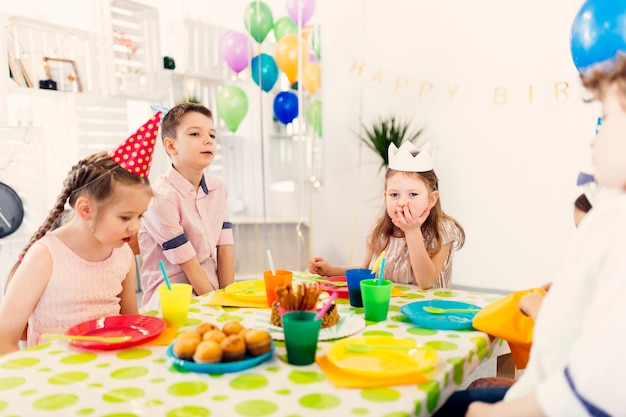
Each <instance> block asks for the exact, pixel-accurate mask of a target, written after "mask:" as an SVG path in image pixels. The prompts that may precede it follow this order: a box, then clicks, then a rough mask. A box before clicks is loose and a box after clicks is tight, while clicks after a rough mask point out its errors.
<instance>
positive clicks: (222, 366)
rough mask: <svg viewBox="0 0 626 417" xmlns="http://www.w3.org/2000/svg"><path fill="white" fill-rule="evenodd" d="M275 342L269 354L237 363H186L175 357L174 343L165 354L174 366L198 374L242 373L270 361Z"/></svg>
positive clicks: (247, 357)
mask: <svg viewBox="0 0 626 417" xmlns="http://www.w3.org/2000/svg"><path fill="white" fill-rule="evenodd" d="M274 348H275V346H274V342H272V348H271V349H270V351H269V352H267V353H264V354H262V355H259V356H249V355H248V353H246V356H245V357H244V358H243V359H242V360H240V361H236V362H220V363H195V362H194V361H186V360H184V359H180V358H177V357H176V355H174V343H172V344H170V345H169V346H168V348H167V352H165V356H166V357H167V359H168V360H169V361H170V363H172V365H174V367H177V368H180V369H184V370H186V371H191V372H197V373H201V374H228V373H231V372H240V371H243V370H245V369H248V368H252V367H253V366H256V365H258V364H260V363H261V362H265V361H266V360H268V359H270V358H271V357H272V355H273V353H274Z"/></svg>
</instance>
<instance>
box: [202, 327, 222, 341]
mask: <svg viewBox="0 0 626 417" xmlns="http://www.w3.org/2000/svg"><path fill="white" fill-rule="evenodd" d="M224 339H226V334H225V333H224V332H223V331H221V330H218V329H213V330H209V331H208V332H206V333H205V334H204V336H202V340H213V341H215V342H217V343H221V342H222V340H224Z"/></svg>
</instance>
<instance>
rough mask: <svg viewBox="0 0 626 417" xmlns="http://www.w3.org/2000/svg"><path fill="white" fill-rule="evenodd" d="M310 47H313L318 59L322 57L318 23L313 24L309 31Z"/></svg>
mask: <svg viewBox="0 0 626 417" xmlns="http://www.w3.org/2000/svg"><path fill="white" fill-rule="evenodd" d="M311 49H313V51H314V52H315V55H317V58H318V59H321V58H322V35H321V34H320V27H319V25H318V26H315V28H314V29H313V30H312V31H311Z"/></svg>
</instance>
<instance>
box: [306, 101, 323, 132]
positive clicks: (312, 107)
mask: <svg viewBox="0 0 626 417" xmlns="http://www.w3.org/2000/svg"><path fill="white" fill-rule="evenodd" d="M306 120H307V121H308V122H309V124H310V125H311V126H312V127H313V129H315V133H316V134H317V136H319V137H322V102H321V101H320V100H319V99H317V100H315V101H313V102H311V104H309V108H308V109H307V111H306Z"/></svg>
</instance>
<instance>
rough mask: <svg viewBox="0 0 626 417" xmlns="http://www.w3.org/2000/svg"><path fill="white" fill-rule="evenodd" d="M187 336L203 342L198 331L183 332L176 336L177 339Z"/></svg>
mask: <svg viewBox="0 0 626 417" xmlns="http://www.w3.org/2000/svg"><path fill="white" fill-rule="evenodd" d="M186 338H190V339H195V340H197V341H198V343H200V342H202V336H200V333H198V332H193V331H189V332H182V333H180V334H178V335H177V336H176V339H177V340H178V339H186Z"/></svg>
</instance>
